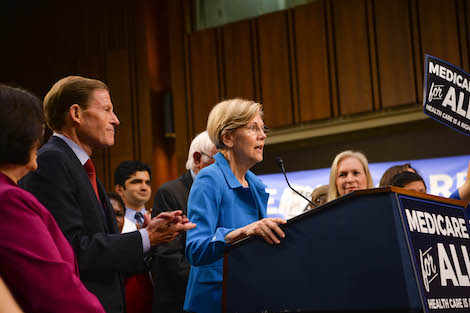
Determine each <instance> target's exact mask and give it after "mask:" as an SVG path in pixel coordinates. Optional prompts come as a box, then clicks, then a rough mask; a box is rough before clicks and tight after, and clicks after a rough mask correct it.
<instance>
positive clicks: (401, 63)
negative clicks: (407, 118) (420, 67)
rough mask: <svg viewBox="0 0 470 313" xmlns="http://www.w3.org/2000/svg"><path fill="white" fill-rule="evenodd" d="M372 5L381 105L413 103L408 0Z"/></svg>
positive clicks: (414, 78) (411, 48) (414, 101)
mask: <svg viewBox="0 0 470 313" xmlns="http://www.w3.org/2000/svg"><path fill="white" fill-rule="evenodd" d="M373 4H374V8H375V25H376V40H377V41H376V42H377V55H378V57H377V59H378V67H379V73H380V76H379V86H380V95H381V103H382V106H383V107H391V106H397V105H403V104H412V103H416V102H417V95H416V90H415V84H416V81H415V80H416V77H415V71H414V61H413V47H412V40H411V25H410V11H409V6H408V1H407V0H396V1H388V0H377V1H374V2H373Z"/></svg>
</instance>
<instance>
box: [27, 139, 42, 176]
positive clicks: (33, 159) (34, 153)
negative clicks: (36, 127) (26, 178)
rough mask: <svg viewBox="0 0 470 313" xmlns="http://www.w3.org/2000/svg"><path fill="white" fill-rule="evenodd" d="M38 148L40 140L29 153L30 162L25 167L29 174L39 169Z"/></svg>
mask: <svg viewBox="0 0 470 313" xmlns="http://www.w3.org/2000/svg"><path fill="white" fill-rule="evenodd" d="M38 147H39V140H38V141H37V142H36V143H34V144H33V147H32V148H31V150H30V151H29V161H28V163H27V164H26V165H25V168H26V170H27V173H29V172H32V171H35V170H36V169H37V168H38V162H37V158H38Z"/></svg>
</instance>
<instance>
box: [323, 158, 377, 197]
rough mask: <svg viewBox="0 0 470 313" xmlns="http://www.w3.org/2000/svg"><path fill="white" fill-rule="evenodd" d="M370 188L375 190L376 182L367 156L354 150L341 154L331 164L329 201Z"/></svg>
mask: <svg viewBox="0 0 470 313" xmlns="http://www.w3.org/2000/svg"><path fill="white" fill-rule="evenodd" d="M368 188H374V182H373V180H372V176H371V175H370V171H369V162H368V161H367V158H366V156H365V155H364V154H362V153H361V152H357V151H352V150H346V151H343V152H341V153H339V154H338V155H337V156H336V157H335V159H334V160H333V163H332V164H331V171H330V183H329V185H328V201H332V200H334V199H336V198H338V197H341V196H344V195H346V194H348V193H350V192H353V191H354V190H360V189H368Z"/></svg>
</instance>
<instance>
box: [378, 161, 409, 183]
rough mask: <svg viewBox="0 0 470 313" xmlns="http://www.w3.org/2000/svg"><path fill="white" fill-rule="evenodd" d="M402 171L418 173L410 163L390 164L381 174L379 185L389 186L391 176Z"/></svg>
mask: <svg viewBox="0 0 470 313" xmlns="http://www.w3.org/2000/svg"><path fill="white" fill-rule="evenodd" d="M403 172H411V173H418V172H417V171H416V170H415V169H414V168H412V167H411V164H410V163H406V164H402V165H395V166H392V167H390V168H388V169H387V170H386V171H385V173H384V174H383V175H382V178H381V179H380V183H379V187H385V186H390V185H391V182H392V178H393V176H395V175H397V174H399V173H403Z"/></svg>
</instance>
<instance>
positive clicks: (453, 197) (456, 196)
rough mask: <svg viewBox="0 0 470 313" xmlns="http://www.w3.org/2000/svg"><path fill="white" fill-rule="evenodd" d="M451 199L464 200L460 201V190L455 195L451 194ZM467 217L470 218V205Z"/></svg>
mask: <svg viewBox="0 0 470 313" xmlns="http://www.w3.org/2000/svg"><path fill="white" fill-rule="evenodd" d="M449 198H450V199H455V200H462V199H460V195H459V189H457V190H456V191H454V193H453V194H451V195H450V197H449ZM467 217H468V218H470V205H468V206H467Z"/></svg>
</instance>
